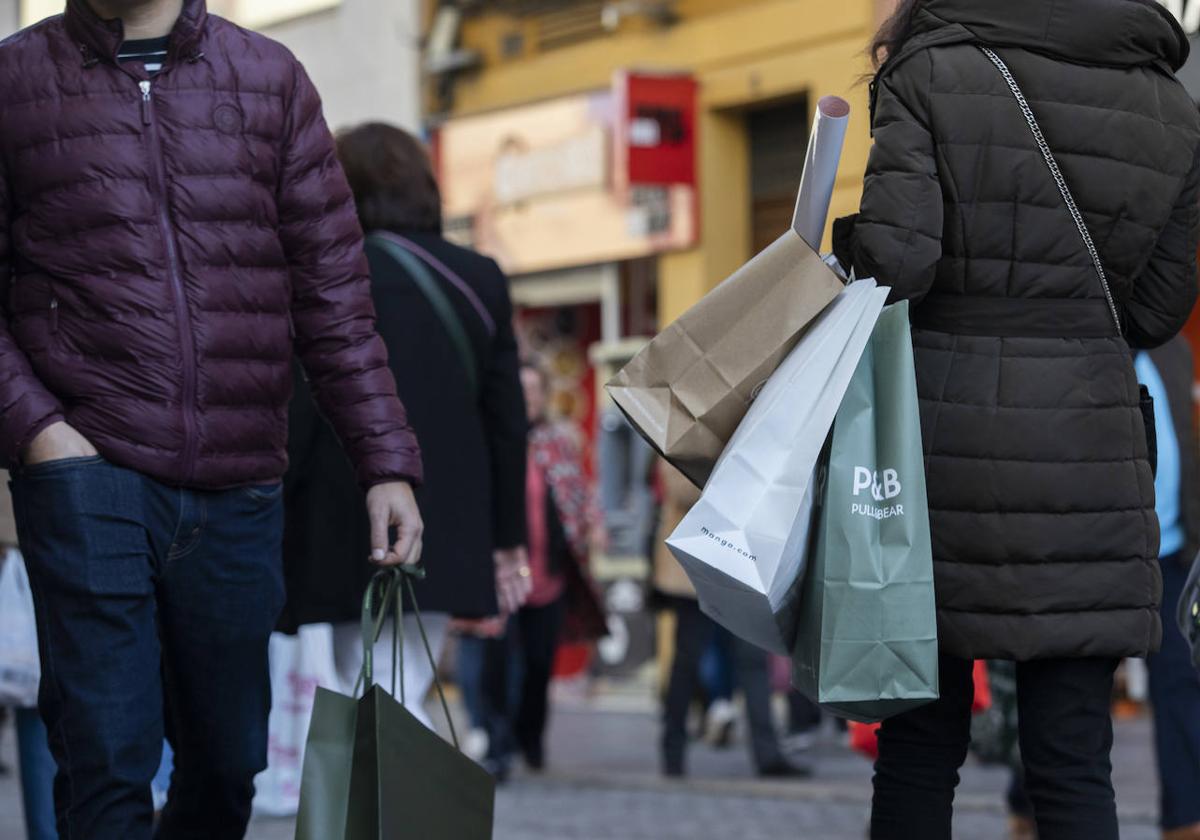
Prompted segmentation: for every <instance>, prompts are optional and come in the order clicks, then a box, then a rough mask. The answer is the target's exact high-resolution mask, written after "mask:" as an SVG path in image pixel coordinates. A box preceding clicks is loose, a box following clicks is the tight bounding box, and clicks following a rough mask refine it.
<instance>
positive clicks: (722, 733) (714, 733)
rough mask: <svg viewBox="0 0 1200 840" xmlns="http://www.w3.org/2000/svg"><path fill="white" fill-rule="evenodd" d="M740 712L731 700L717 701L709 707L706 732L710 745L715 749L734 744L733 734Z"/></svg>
mask: <svg viewBox="0 0 1200 840" xmlns="http://www.w3.org/2000/svg"><path fill="white" fill-rule="evenodd" d="M737 718H738V710H737V706H735V705H734V704H733V703H732V702H731V701H729V700H715V701H713V704H712V705H711V706H709V707H708V715H707V720H706V721H705V727H704V731H705V734H706V736H707V740H708V743H710V744H711V745H712V746H714V747H722V748H723V747H728V746H729V745H730V744H731V743H733V732H734V729H735V728H736V726H737Z"/></svg>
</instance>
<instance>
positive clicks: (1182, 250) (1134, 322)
mask: <svg viewBox="0 0 1200 840" xmlns="http://www.w3.org/2000/svg"><path fill="white" fill-rule="evenodd" d="M1198 237H1200V148H1198V149H1197V151H1196V155H1195V158H1194V160H1193V161H1192V168H1191V171H1190V172H1189V173H1188V176H1187V178H1186V179H1185V180H1184V183H1183V187H1182V188H1181V190H1180V193H1179V196H1178V197H1177V198H1176V200H1175V208H1174V210H1172V211H1171V218H1170V219H1169V220H1168V221H1167V225H1166V227H1164V228H1163V231H1162V233H1161V234H1159V237H1158V242H1157V243H1156V244H1155V246H1154V251H1153V253H1152V254H1151V255H1150V262H1148V263H1147V264H1146V268H1145V270H1144V271H1143V272H1142V274H1141V276H1140V277H1138V278H1137V279H1136V280H1134V283H1133V292H1132V293H1131V294H1130V296H1129V299H1128V300H1127V301H1126V302H1125V306H1124V309H1125V318H1124V328H1125V336H1126V338H1127V339H1128V340H1129V344H1130V345H1131V346H1133V347H1136V348H1143V349H1149V348H1154V347H1158V346H1159V345H1161V344H1164V343H1166V342H1167V341H1170V340H1171V339H1172V338H1173V337H1175V335H1177V334H1178V333H1179V331H1180V330H1182V329H1183V325H1184V324H1186V323H1187V320H1188V317H1189V316H1190V315H1191V314H1192V307H1193V306H1194V305H1195V303H1196V295H1197V283H1196V246H1197V241H1198Z"/></svg>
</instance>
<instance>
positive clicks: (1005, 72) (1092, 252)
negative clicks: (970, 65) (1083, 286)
mask: <svg viewBox="0 0 1200 840" xmlns="http://www.w3.org/2000/svg"><path fill="white" fill-rule="evenodd" d="M979 49H980V51H981V52H983V54H984V55H986V56H987V57H988V59H989V60H990V61H991V62H992V64H994V65H996V69H997V70H999V71H1000V75H1002V76H1003V77H1004V81H1005V82H1007V83H1008V88H1009V90H1011V91H1012V94H1013V96H1014V97H1016V100H1017V104H1018V105H1020V106H1021V113H1022V114H1024V115H1025V122H1027V123H1028V124H1029V130H1030V131H1031V132H1033V139H1034V140H1035V141H1037V145H1038V148H1039V149H1040V150H1041V152H1042V157H1043V158H1045V159H1046V166H1048V167H1049V168H1050V174H1051V175H1052V176H1054V183H1055V184H1057V185H1058V191H1059V192H1060V193H1061V194H1062V197H1063V201H1064V202H1066V205H1067V210H1068V211H1070V213H1071V218H1072V219H1073V220H1074V221H1075V227H1076V228H1078V230H1079V235H1080V236H1081V237H1082V238H1083V244H1084V247H1086V248H1087V252H1088V255H1089V256H1090V257H1091V258H1092V265H1093V266H1094V267H1095V269H1096V275H1097V276H1098V277H1099V278H1100V285H1101V286H1103V287H1104V299H1105V300H1106V301H1108V309H1109V312H1111V313H1112V318H1113V324H1115V325H1116V327H1117V335H1118V336H1120V335H1122V334H1123V331H1122V329H1121V316H1120V315H1119V314H1117V304H1116V301H1115V300H1114V299H1113V296H1112V291H1111V290H1110V289H1109V287H1108V275H1107V274H1106V273H1105V271H1104V264H1103V263H1102V262H1101V261H1100V252H1099V251H1098V250H1097V249H1096V244H1095V243H1094V242H1093V241H1092V235H1091V233H1089V232H1088V229H1087V224H1086V223H1085V222H1084V221H1083V214H1082V213H1080V212H1079V205H1077V204H1076V203H1075V197H1074V196H1073V195H1071V188H1070V187H1068V186H1067V180H1066V178H1064V177H1063V174H1062V170H1061V169H1059V167H1058V161H1057V160H1055V158H1054V152H1052V151H1050V144H1049V143H1047V142H1046V136H1045V135H1044V134H1042V128H1041V126H1039V125H1038V121H1037V117H1036V116H1034V113H1033V109H1032V108H1030V107H1029V102H1028V100H1026V99H1025V94H1024V93H1022V92H1021V87H1020V85H1018V84H1017V80H1016V79H1014V78H1013V74H1012V71H1011V70H1009V69H1008V65H1007V64H1005V63H1004V59H1002V58H1000V56H998V55H996V53H995V52H993V51H992V50H990V49H988V48H987V47H984V46H981V47H979Z"/></svg>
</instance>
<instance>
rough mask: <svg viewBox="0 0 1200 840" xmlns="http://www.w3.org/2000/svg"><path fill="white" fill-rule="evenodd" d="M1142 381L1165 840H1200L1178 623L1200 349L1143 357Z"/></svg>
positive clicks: (1196, 705) (1192, 509) (1192, 719)
mask: <svg viewBox="0 0 1200 840" xmlns="http://www.w3.org/2000/svg"><path fill="white" fill-rule="evenodd" d="M1136 368H1137V373H1138V381H1140V382H1141V383H1142V384H1143V385H1145V386H1146V387H1147V388H1148V389H1149V390H1150V394H1151V396H1153V397H1154V414H1155V421H1156V423H1155V425H1156V429H1157V438H1158V473H1157V475H1156V476H1155V480H1154V488H1155V508H1156V510H1157V512H1158V522H1159V528H1160V529H1161V532H1162V538H1161V540H1162V541H1161V544H1160V547H1159V557H1160V560H1159V565H1160V566H1161V568H1162V578H1163V600H1162V606H1161V607H1160V610H1161V613H1162V620H1163V625H1164V632H1163V644H1162V650H1161V651H1159V652H1158V653H1152V654H1151V655H1150V656H1149V658H1148V661H1147V664H1148V666H1149V671H1150V704H1151V706H1152V707H1153V709H1154V734H1155V745H1156V747H1157V755H1158V776H1159V785H1160V790H1161V805H1162V808H1161V814H1160V817H1161V822H1162V828H1163V838H1164V840H1200V674H1197V673H1196V671H1195V669H1194V668H1193V667H1192V658H1191V649H1190V647H1189V646H1188V642H1187V640H1186V639H1185V638H1184V637H1183V636H1182V635H1181V634H1180V633H1179V630H1178V628H1177V627H1176V625H1175V609H1176V605H1177V604H1178V603H1179V598H1180V596H1181V595H1182V593H1183V585H1184V581H1185V580H1186V579H1187V576H1188V572H1189V571H1190V569H1191V563H1192V559H1193V558H1194V557H1195V556H1196V553H1197V551H1200V450H1198V442H1197V438H1196V423H1195V419H1194V418H1195V414H1194V411H1195V402H1194V399H1193V397H1192V388H1193V383H1194V381H1195V373H1194V366H1193V364H1192V351H1191V348H1190V347H1189V346H1188V343H1187V341H1186V340H1185V339H1183V338H1176V339H1174V340H1172V341H1171V342H1169V343H1168V344H1166V345H1164V346H1163V347H1161V348H1159V349H1157V350H1153V351H1150V352H1148V353H1140V354H1138V356H1137V362H1136Z"/></svg>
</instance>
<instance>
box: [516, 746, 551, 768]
mask: <svg viewBox="0 0 1200 840" xmlns="http://www.w3.org/2000/svg"><path fill="white" fill-rule="evenodd" d="M522 755H523V756H524V758H525V769H526V770H528V771H529V772H530V773H541V772H543V771H544V770H545V769H546V755H545V753H543V752H542V751H541V750H540V749H539V750H523V751H522Z"/></svg>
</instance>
